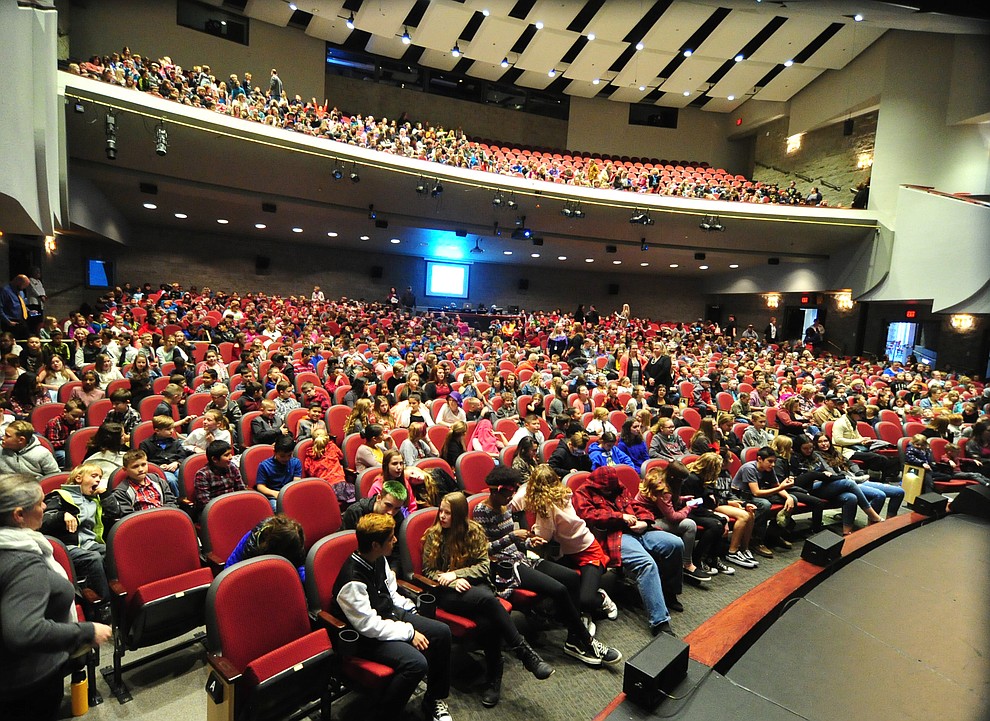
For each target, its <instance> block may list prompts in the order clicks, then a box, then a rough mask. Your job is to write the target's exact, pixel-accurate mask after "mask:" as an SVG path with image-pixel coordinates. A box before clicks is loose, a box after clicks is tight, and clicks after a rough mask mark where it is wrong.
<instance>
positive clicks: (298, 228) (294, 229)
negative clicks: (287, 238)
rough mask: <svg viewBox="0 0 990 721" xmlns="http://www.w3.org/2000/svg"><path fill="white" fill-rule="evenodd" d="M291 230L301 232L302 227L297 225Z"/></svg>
mask: <svg viewBox="0 0 990 721" xmlns="http://www.w3.org/2000/svg"><path fill="white" fill-rule="evenodd" d="M292 232H293V233H301V232H303V229H302V228H300V227H298V226H297V227H295V228H293V229H292Z"/></svg>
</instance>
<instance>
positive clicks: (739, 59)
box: [733, 53, 746, 63]
mask: <svg viewBox="0 0 990 721" xmlns="http://www.w3.org/2000/svg"><path fill="white" fill-rule="evenodd" d="M745 59H746V56H745V55H743V54H742V53H739V54H738V55H736V57H735V58H733V60H735V61H736V62H737V63H741V62H742V61H743V60H745Z"/></svg>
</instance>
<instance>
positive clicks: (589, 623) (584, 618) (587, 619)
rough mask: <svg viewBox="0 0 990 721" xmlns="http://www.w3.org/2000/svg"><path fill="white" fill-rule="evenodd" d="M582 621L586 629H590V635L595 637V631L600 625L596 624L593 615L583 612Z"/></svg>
mask: <svg viewBox="0 0 990 721" xmlns="http://www.w3.org/2000/svg"><path fill="white" fill-rule="evenodd" d="M581 623H582V624H584V627H585V628H586V629H588V635H589V636H591V637H592V638H594V637H595V631H597V630H598V627H597V626H595V622H594V621H592V620H591V616H587V615H583V614H582V616H581Z"/></svg>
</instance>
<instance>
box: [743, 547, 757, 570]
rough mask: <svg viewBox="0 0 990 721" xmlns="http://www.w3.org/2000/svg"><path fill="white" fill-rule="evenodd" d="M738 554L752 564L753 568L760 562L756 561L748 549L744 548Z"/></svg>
mask: <svg viewBox="0 0 990 721" xmlns="http://www.w3.org/2000/svg"><path fill="white" fill-rule="evenodd" d="M739 552H740V553H741V554H743V555H744V556H745V557H746V559H747V560H748V561H749V562H750V563H752V564H753V567H754V568H755V567H756V566H759V565H760V562H759V561H757V560H756V556H754V555H753V552H752V551H750V550H749V549H748V548H745V549H743V550H741V551H739Z"/></svg>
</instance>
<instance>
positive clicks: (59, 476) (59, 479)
mask: <svg viewBox="0 0 990 721" xmlns="http://www.w3.org/2000/svg"><path fill="white" fill-rule="evenodd" d="M68 480H69V474H68V472H64V471H63V472H61V473H52V474H51V475H49V476H44V477H42V478H39V479H38V483H40V484H41V492H42V493H44V494H45V495H46V496H47V495H48V494H49V493H51V492H52V491H56V490H58V489H59V488H61V487H62V484H63V483H65V482H66V481H68Z"/></svg>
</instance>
